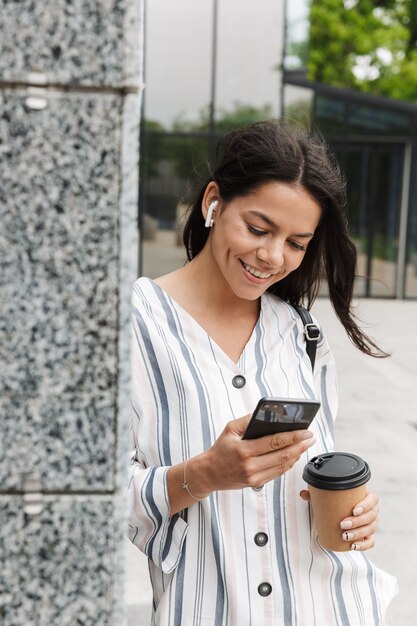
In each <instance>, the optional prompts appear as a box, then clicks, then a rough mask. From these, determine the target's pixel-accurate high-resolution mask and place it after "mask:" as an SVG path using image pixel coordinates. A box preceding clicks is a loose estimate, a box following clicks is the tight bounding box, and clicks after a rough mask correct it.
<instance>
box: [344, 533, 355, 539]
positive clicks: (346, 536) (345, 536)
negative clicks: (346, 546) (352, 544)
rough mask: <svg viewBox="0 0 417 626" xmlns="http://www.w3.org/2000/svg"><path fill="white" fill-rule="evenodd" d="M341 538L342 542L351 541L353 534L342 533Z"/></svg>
mask: <svg viewBox="0 0 417 626" xmlns="http://www.w3.org/2000/svg"><path fill="white" fill-rule="evenodd" d="M342 537H343V540H344V541H350V540H351V539H353V533H343V535H342Z"/></svg>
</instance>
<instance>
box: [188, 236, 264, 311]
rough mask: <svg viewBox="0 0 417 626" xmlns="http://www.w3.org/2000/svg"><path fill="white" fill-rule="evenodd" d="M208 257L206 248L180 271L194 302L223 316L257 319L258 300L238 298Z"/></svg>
mask: <svg viewBox="0 0 417 626" xmlns="http://www.w3.org/2000/svg"><path fill="white" fill-rule="evenodd" d="M209 257H210V255H209V254H208V250H207V246H206V247H205V248H203V250H202V251H201V252H200V254H199V255H198V256H196V257H195V258H194V259H192V261H190V262H189V263H188V264H187V265H185V266H184V268H183V269H182V271H183V272H184V275H185V277H186V282H187V284H188V286H189V287H190V288H191V289H192V293H193V299H194V301H195V302H199V304H200V305H201V308H203V307H204V308H206V309H211V310H212V311H215V310H217V311H219V312H220V313H223V314H224V315H226V314H227V315H229V314H233V315H235V316H237V317H247V316H256V317H257V316H258V314H259V309H260V300H259V299H257V300H246V299H243V298H239V297H238V296H237V295H236V294H235V293H234V292H233V291H232V289H231V288H230V285H229V284H228V283H227V282H226V280H225V279H224V276H223V274H222V273H221V271H220V270H219V268H218V266H217V264H216V263H215V261H214V260H213V259H212V258H209ZM194 297H195V298H194Z"/></svg>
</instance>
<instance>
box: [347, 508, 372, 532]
mask: <svg viewBox="0 0 417 626" xmlns="http://www.w3.org/2000/svg"><path fill="white" fill-rule="evenodd" d="M377 518H378V508H374V509H371V510H370V511H368V513H363V514H362V515H357V516H356V517H347V518H346V519H344V520H342V522H341V523H340V528H341V529H342V530H349V529H351V528H359V527H360V526H365V525H366V524H371V523H372V522H375V521H376V520H377Z"/></svg>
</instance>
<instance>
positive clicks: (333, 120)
mask: <svg viewBox="0 0 417 626" xmlns="http://www.w3.org/2000/svg"><path fill="white" fill-rule="evenodd" d="M308 30H309V2H308V0H294V1H291V2H289V1H287V2H280V1H277V0H258V2H256V3H254V2H253V1H252V0H199V1H198V2H195V1H193V0H176V2H167V1H166V0H146V7H145V82H146V88H145V97H144V103H143V113H142V132H141V159H140V210H139V215H140V224H139V229H140V239H141V246H140V267H139V272H140V274H142V275H146V276H149V277H151V278H152V277H156V276H159V275H162V274H164V273H167V272H169V271H173V270H174V269H176V268H177V267H179V266H180V265H181V264H182V263H184V261H185V253H184V248H183V246H182V243H181V230H182V224H183V219H182V218H183V214H184V209H185V202H184V199H185V198H186V197H187V194H188V193H189V192H190V190H191V189H193V188H194V187H195V185H196V183H197V182H198V181H199V180H200V179H201V178H202V177H203V176H204V175H205V173H206V163H207V161H208V160H209V159H210V158H211V157H212V156H213V153H214V149H215V145H216V143H217V140H218V139H219V138H220V137H221V136H222V135H223V134H224V132H226V131H227V130H230V129H231V128H234V127H236V126H241V125H243V124H245V123H250V122H253V121H256V120H259V119H266V118H271V117H275V118H276V117H280V116H281V115H282V116H285V117H287V118H291V119H296V120H298V121H299V122H301V123H303V124H306V125H308V126H311V125H312V126H316V127H317V128H318V129H319V130H320V132H321V133H322V134H323V135H324V137H325V138H326V140H327V141H328V143H329V144H330V147H331V149H332V150H333V151H334V153H335V154H336V156H337V157H338V160H339V162H340V164H341V167H342V169H343V171H344V173H345V175H346V178H347V183H348V185H347V190H348V214H349V224H350V232H351V235H352V238H353V239H354V241H355V243H356V245H357V248H358V279H357V282H356V294H357V295H358V296H371V297H397V298H404V297H406V298H416V297H417V151H416V146H417V107H416V106H414V105H411V104H405V103H402V102H399V101H394V100H388V99H384V98H377V97H373V96H369V95H365V94H361V93H357V92H353V91H349V90H339V89H334V88H331V87H328V86H326V85H322V84H318V83H313V82H311V81H308V80H307V79H306V77H305V65H306V59H307V55H308ZM323 293H325V287H324V289H323Z"/></svg>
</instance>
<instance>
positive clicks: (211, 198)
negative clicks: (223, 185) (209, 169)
mask: <svg viewBox="0 0 417 626" xmlns="http://www.w3.org/2000/svg"><path fill="white" fill-rule="evenodd" d="M219 200H220V194H219V188H218V186H217V184H216V183H215V182H214V180H212V181H210V182H209V184H208V185H207V187H206V190H205V192H204V196H203V201H202V203H201V212H202V214H203V217H204V221H205V223H206V226H207V227H209V226H210V222H211V220H212V219H213V215H214V214H215V211H216V209H217V208H218V202H219ZM215 203H216V204H215Z"/></svg>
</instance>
